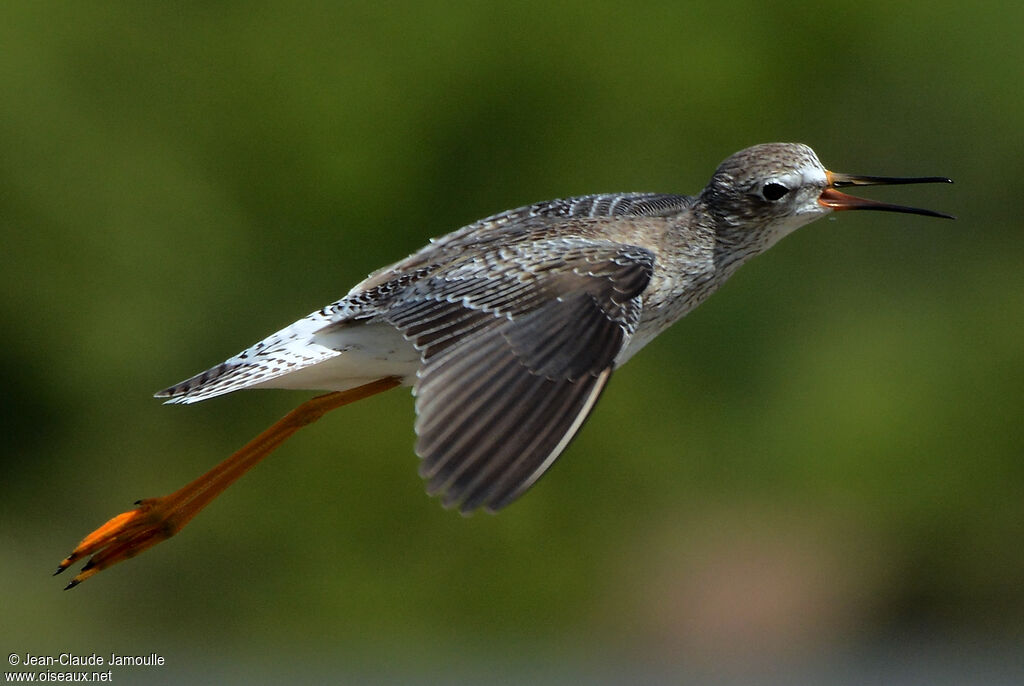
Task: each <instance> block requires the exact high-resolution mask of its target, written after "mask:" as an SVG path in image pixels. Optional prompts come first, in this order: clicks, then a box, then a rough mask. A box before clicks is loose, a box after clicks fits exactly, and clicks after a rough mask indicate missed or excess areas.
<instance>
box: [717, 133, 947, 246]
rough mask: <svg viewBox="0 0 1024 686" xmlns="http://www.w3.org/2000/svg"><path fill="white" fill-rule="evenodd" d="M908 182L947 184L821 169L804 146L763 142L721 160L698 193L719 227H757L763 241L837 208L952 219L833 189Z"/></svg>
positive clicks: (936, 179) (940, 180) (940, 179)
mask: <svg viewBox="0 0 1024 686" xmlns="http://www.w3.org/2000/svg"><path fill="white" fill-rule="evenodd" d="M908 183H952V182H951V181H950V180H949V179H947V178H943V177H937V176H928V177H919V178H903V177H886V176H854V175H852V174H840V173H837V172H831V171H828V170H827V169H825V167H824V166H822V164H821V162H820V161H818V156H817V155H815V154H814V151H813V150H811V149H810V148H809V147H807V146H806V145H803V144H801V143H765V144H762V145H755V146H754V147H751V148H747V149H746V150H741V151H740V152H738V153H736V154H735V155H732V156H731V157H729V158H728V159H726V160H725V161H724V162H722V164H721V165H719V167H718V169H717V170H716V171H715V174H714V176H712V177H711V181H710V183H708V185H707V188H705V189H704V192H703V193H702V194H701V201H702V202H703V203H704V205H705V206H706V208H707V209H708V211H709V212H711V214H712V215H714V217H715V219H716V220H717V221H718V222H719V224H720V225H723V226H728V227H735V228H736V229H739V230H746V229H749V230H751V231H755V232H757V231H760V232H761V233H764V234H766V235H765V236H764V238H765V239H766V241H767V243H768V244H769V245H770V244H771V243H774V242H775V241H776V240H778V239H779V238H782V237H783V236H785V235H786V234H788V233H790V232H792V231H793V230H795V229H797V228H799V227H801V226H803V225H804V224H807V223H809V222H812V221H814V220H815V219H818V218H820V217H823V216H825V215H826V214H828V213H830V212H836V211H841V210H882V211H886V212H905V213H908V214H920V215H924V216H927V217H946V218H949V219H952V217H950V215H948V214H942V213H940V212H934V211H932V210H923V209H918V208H916V207H905V206H903V205H892V204H889V203H884V202H878V201H875V200H867V199H864V198H857V197H854V196H851V195H847V194H845V193H842V192H840V191H839V190H837V189H839V188H843V187H846V186H880V185H893V184H908ZM765 247H767V246H765Z"/></svg>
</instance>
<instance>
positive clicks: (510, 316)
mask: <svg viewBox="0 0 1024 686" xmlns="http://www.w3.org/2000/svg"><path fill="white" fill-rule="evenodd" d="M555 243H557V244H555ZM653 261H654V258H653V255H652V254H651V253H650V252H648V251H646V250H644V249H642V248H637V247H635V246H628V245H622V244H617V243H612V242H608V241H599V240H594V239H583V238H579V239H574V240H569V239H562V238H560V239H558V240H557V242H552V244H550V245H545V244H543V242H542V241H536V240H534V241H524V242H523V244H522V245H517V244H515V243H513V244H511V245H508V244H506V245H502V246H495V247H493V248H492V249H490V250H483V251H477V252H475V253H473V254H472V255H469V256H467V258H466V259H464V260H461V261H456V262H454V263H453V264H450V265H448V266H447V267H444V268H439V269H437V270H436V271H434V272H433V273H431V274H430V275H429V276H425V277H424V278H422V279H420V280H419V281H417V282H416V283H415V284H412V285H410V287H409V288H408V289H406V290H405V291H404V292H403V293H402V296H401V297H399V298H396V299H395V300H394V301H393V302H392V304H391V306H390V307H389V308H388V309H387V311H386V312H385V313H384V314H383V315H382V317H383V318H384V319H385V321H387V322H389V323H391V324H392V325H394V326H395V327H397V328H398V329H399V330H400V331H402V333H403V334H404V335H405V336H406V337H407V338H408V339H409V340H410V341H411V342H412V343H413V344H414V345H415V346H416V348H417V349H418V350H419V351H420V354H421V357H422V362H423V364H422V366H421V368H420V371H419V374H418V377H417V382H416V385H415V389H414V390H415V393H416V414H417V420H416V433H417V436H418V440H417V444H416V452H417V453H418V454H419V455H420V457H421V458H422V459H423V462H422V464H421V468H420V474H421V476H422V477H423V478H424V479H425V480H426V481H427V490H428V491H429V492H431V493H432V494H441V495H442V497H443V502H444V503H445V505H446V506H458V507H459V508H460V509H461V510H462V511H464V512H468V511H471V510H474V509H477V508H479V507H484V508H486V509H488V510H492V511H493V510H498V509H500V508H502V507H504V506H505V505H507V504H508V503H510V502H512V501H513V500H515V499H516V498H517V497H519V495H521V494H522V493H523V492H525V491H526V490H527V489H528V488H529V487H530V486H531V485H532V484H533V483H535V482H536V480H537V479H538V478H540V476H541V475H542V474H543V473H544V472H545V471H546V470H547V469H548V468H549V467H550V466H551V464H552V463H553V462H554V461H555V460H556V459H557V458H558V456H559V454H560V453H561V452H562V451H563V450H564V449H565V447H566V445H568V443H569V441H570V440H572V438H573V436H574V435H575V434H576V432H577V431H578V430H579V429H580V427H581V426H582V425H583V423H584V421H585V420H586V417H587V416H588V415H589V413H590V411H591V410H592V409H593V407H594V403H595V402H596V401H597V398H598V397H599V395H600V393H601V391H602V389H603V388H604V387H605V384H606V383H607V381H608V378H609V377H610V375H611V371H612V367H613V365H614V360H615V357H616V355H617V354H618V353H619V351H620V350H621V349H622V348H623V346H624V345H626V344H627V343H628V341H629V337H630V336H631V335H632V333H633V331H634V330H635V327H636V324H637V322H638V321H639V314H640V307H641V294H642V292H643V291H644V289H645V288H646V287H647V284H648V282H649V280H650V277H651V273H652V270H653Z"/></svg>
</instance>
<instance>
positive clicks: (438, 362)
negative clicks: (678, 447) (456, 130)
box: [56, 143, 952, 588]
mask: <svg viewBox="0 0 1024 686" xmlns="http://www.w3.org/2000/svg"><path fill="white" fill-rule="evenodd" d="M911 183H950V180H949V179H946V178H942V177H920V178H895V177H880V176H854V175H850V174H840V173H836V172H831V171H828V170H826V169H825V168H824V167H823V166H822V165H821V162H819V161H818V157H817V155H815V153H814V151H813V150H811V148H809V147H807V146H806V145H802V144H796V143H768V144H764V145H757V146H754V147H751V148H747V149H745V150H742V151H740V152H738V153H736V154H734V155H732V156H731V157H729V158H728V159H726V160H725V161H724V162H722V164H721V165H720V166H719V167H718V169H717V170H716V171H715V173H714V175H713V176H712V177H711V181H710V182H709V183H708V185H707V187H705V188H704V190H703V191H701V193H700V194H699V195H695V196H687V195H673V194H664V193H612V194H599V195H587V196H581V197H574V198H566V199H560V200H551V201H548V202H540V203H536V204H533V205H528V206H525V207H520V208H518V209H514V210H509V211H507V212H502V213H500V214H496V215H493V216H491V217H487V218H486V219H481V220H480V221H477V222H474V223H473V224H470V225H468V226H465V227H463V228H461V229H458V230H457V231H454V232H452V233H449V234H447V235H445V236H442V237H441V238H437V239H433V240H431V241H430V243H429V244H428V245H427V246H425V247H424V248H422V249H421V250H419V251H418V252H415V253H413V254H412V255H410V256H409V257H407V258H405V259H404V260H401V261H399V262H396V263H395V264H392V265H390V266H388V267H384V268H383V269H380V270H378V271H376V272H374V273H373V274H371V275H370V276H369V277H368V278H366V279H365V280H364V281H362V282H361V283H359V284H357V285H356V286H355V287H354V288H352V290H350V291H349V292H348V294H347V295H345V296H344V297H343V298H341V299H340V300H337V301H335V302H333V303H331V304H329V305H326V306H325V307H323V308H321V309H319V310H317V311H316V312H313V313H311V314H309V315H308V316H306V317H303V318H302V319H299V320H298V321H296V322H295V323H293V324H291V325H290V326H287V327H285V328H284V329H281V330H280V331H278V332H277V333H274V334H271V335H270V336H268V337H267V338H265V339H263V340H262V341H260V342H259V343H257V344H255V345H253V346H252V347H250V348H248V349H246V350H243V351H242V352H240V353H238V354H237V355H235V356H234V357H231V358H229V359H227V360H225V361H224V362H222V363H221V364H219V365H217V366H215V367H212V368H210V369H208V370H206V371H204V372H202V373H200V374H197V375H195V376H193V377H191V378H189V379H187V380H185V381H182V382H181V383H178V384H175V385H174V386H171V387H170V388H167V389H165V390H163V391H160V392H159V393H157V394H156V396H157V397H159V398H166V399H167V402H168V403H195V402H199V401H202V400H206V399H208V398H213V397H215V396H219V395H223V394H225V393H230V392H232V391H237V390H241V389H245V388H289V389H314V390H326V391H330V393H328V394H326V395H322V396H318V397H316V398H313V399H311V400H308V401H306V402H304V403H303V404H301V405H300V406H299V407H298V408H296V409H295V410H293V411H292V412H291V413H289V414H288V415H286V416H285V417H284V418H283V419H281V420H280V421H279V422H277V423H276V424H274V425H273V426H271V427H270V428H269V429H267V430H266V431H265V432H263V433H262V434H260V435H259V436H257V437H256V438H255V439H253V440H252V441H251V442H250V443H248V444H247V445H246V446H244V447H243V448H242V449H240V450H239V451H238V452H236V453H235V454H233V455H232V456H231V457H229V458H228V459H227V460H225V461H224V462H222V463H221V464H219V465H218V466H216V467H215V468H214V469H212V470H211V471H209V472H207V473H206V474H204V475H202V476H200V477H199V478H198V479H196V480H195V481H193V482H192V483H190V484H188V485H186V486H184V487H183V488H181V489H180V490H178V491H176V492H174V493H172V494H170V495H167V496H163V497H159V498H150V499H146V500H141V501H138V502H137V503H136V507H135V508H134V509H132V510H129V511H128V512H124V513H122V514H120V515H118V516H116V517H114V518H113V519H111V520H110V521H108V522H107V523H106V524H104V525H103V526H101V527H99V528H98V529H96V530H95V531H94V532H92V533H91V534H89V535H88V536H87V537H86V538H85V539H84V540H83V541H82V542H81V543H80V544H79V545H78V546H77V547H76V548H75V550H74V551H73V552H72V553H71V555H70V556H68V557H67V558H66V559H65V560H64V561H63V562H61V563H60V566H59V567H58V568H57V572H56V573H60V572H63V571H64V570H65V569H67V568H68V567H70V566H71V565H72V564H74V563H75V562H76V561H78V560H80V559H82V558H84V557H86V556H91V557H90V559H89V561H88V562H87V563H86V564H85V565H84V566H83V568H82V570H81V571H80V572H79V574H78V575H77V576H75V577H74V578H73V579H72V580H71V582H70V583H69V584H68V585H67V587H66V588H71V587H73V586H75V585H77V584H79V583H80V582H82V581H84V580H85V579H87V578H89V577H91V576H93V575H94V574H96V573H98V572H100V571H102V570H103V569H106V568H107V567H110V566H111V565H113V564H115V563H117V562H120V561H121V560H125V559H127V558H130V557H133V556H135V555H137V554H138V553H140V552H142V551H143V550H146V549H147V548H149V547H151V546H153V545H155V544H156V543H159V542H160V541H163V540H166V539H167V538H169V537H170V536H173V535H174V534H175V533H177V532H178V531H179V530H180V529H181V528H182V527H183V526H184V525H185V524H186V523H187V522H188V521H189V520H191V519H192V517H194V516H195V515H196V514H197V513H198V512H199V511H200V510H201V509H202V508H203V507H205V506H206V505H207V504H209V503H210V502H211V501H212V500H213V499H214V498H216V497H217V495H219V494H220V493H221V492H222V491H223V490H224V489H226V488H227V487H228V486H229V485H231V484H232V483H233V482H234V481H235V480H236V479H237V478H238V477H240V476H241V475H242V474H244V473H245V472H246V471H247V470H249V469H250V468H252V467H253V466H254V465H255V464H256V463H258V462H259V461H260V460H261V459H262V458H263V457H265V456H266V455H267V454H269V453H270V452H271V451H273V450H274V449H275V448H277V447H278V446H279V445H280V444H281V443H282V442H284V441H285V440H286V439H287V438H288V437H289V436H291V435H292V434H293V433H294V432H295V431H297V430H298V429H299V428H301V427H303V426H305V425H307V424H309V423H311V422H313V421H315V420H317V419H319V418H320V417H321V416H322V415H323V414H324V413H326V412H328V411H330V410H332V409H335V408H337V407H341V406H343V405H346V404H349V403H351V402H354V401H356V400H361V399H363V398H366V397H368V396H371V395H374V394H376V393H379V392H381V391H385V390H388V389H390V388H394V387H396V386H399V385H404V386H411V387H412V392H413V394H414V395H415V398H416V399H415V405H416V424H415V429H416V435H417V442H416V452H417V454H418V455H419V456H420V458H421V460H422V461H421V464H420V474H421V475H422V476H423V478H424V479H425V480H426V483H427V490H428V492H429V493H431V494H432V495H439V496H440V497H441V498H442V501H443V503H444V505H445V506H447V507H457V508H458V509H459V510H461V511H462V512H471V511H473V510H476V509H479V508H483V509H486V510H489V511H492V512H494V511H497V510H500V509H501V508H503V507H505V506H506V505H508V504H509V503H511V502H512V501H514V500H515V499H516V498H518V497H519V496H521V495H522V494H523V493H525V492H526V491H527V490H528V489H529V488H530V487H531V486H532V485H533V484H534V483H536V482H537V480H538V479H539V478H540V477H541V476H542V475H543V474H544V473H545V472H546V471H547V470H548V468H549V467H551V465H552V463H554V461H555V460H556V459H558V457H559V455H561V454H562V452H563V451H564V450H565V448H566V446H567V445H568V444H569V442H570V441H571V440H572V438H573V436H575V435H576V433H577V432H578V431H579V430H580V427H581V426H582V425H583V423H584V421H586V419H587V416H588V415H589V414H590V412H591V410H593V408H594V405H595V403H596V402H597V400H598V397H599V396H600V395H601V392H602V390H603V389H604V388H605V386H606V384H607V383H608V379H609V378H610V377H611V375H612V372H613V371H614V370H615V369H617V368H618V367H620V366H621V365H623V364H624V363H625V362H626V361H627V360H629V358H631V357H632V356H633V355H635V354H636V353H637V352H638V351H639V350H640V349H641V348H643V347H644V346H645V345H646V344H647V343H649V342H650V341H651V340H652V339H654V338H655V337H656V336H657V335H658V334H660V333H661V332H662V331H664V330H665V329H666V328H668V327H669V326H670V325H672V324H673V323H674V322H675V321H676V320H678V319H679V318H681V317H683V316H684V315H686V314H687V313H688V312H689V311H690V310H692V309H693V308H695V307H697V306H698V305H699V304H701V303H702V302H703V301H704V300H705V299H706V298H707V297H708V296H710V295H711V294H712V293H713V292H714V291H715V290H716V289H717V288H718V287H719V286H721V285H722V284H723V283H724V282H725V281H726V279H728V278H729V277H730V276H731V275H732V274H733V273H734V272H735V271H736V270H737V269H738V268H739V267H740V266H741V265H742V264H743V263H744V262H746V261H747V260H749V259H750V258H752V257H754V256H755V255H758V254H760V253H762V252H764V251H766V250H767V249H768V248H770V247H771V246H772V245H774V244H775V243H776V242H778V241H779V240H780V239H781V238H783V237H784V236H786V235H788V234H789V233H791V232H793V231H794V230H796V229H797V228H799V227H801V226H803V225H805V224H808V223H810V222H812V221H814V220H816V219H820V218H821V217H824V216H826V215H829V214H831V213H832V212H837V211H842V210H883V211H888V212H903V213H908V214H918V215H924V216H929V217H946V218H952V217H950V216H949V215H946V214H942V213H939V212H933V211H931V210H924V209H917V208H913V207H905V206H901V205H892V204H888V203H883V202H877V201H874V200H867V199H863V198H857V197H854V196H850V195H847V194H845V193H843V192H842V191H840V190H839V189H840V188H844V187H848V186H869V185H887V184H911Z"/></svg>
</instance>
